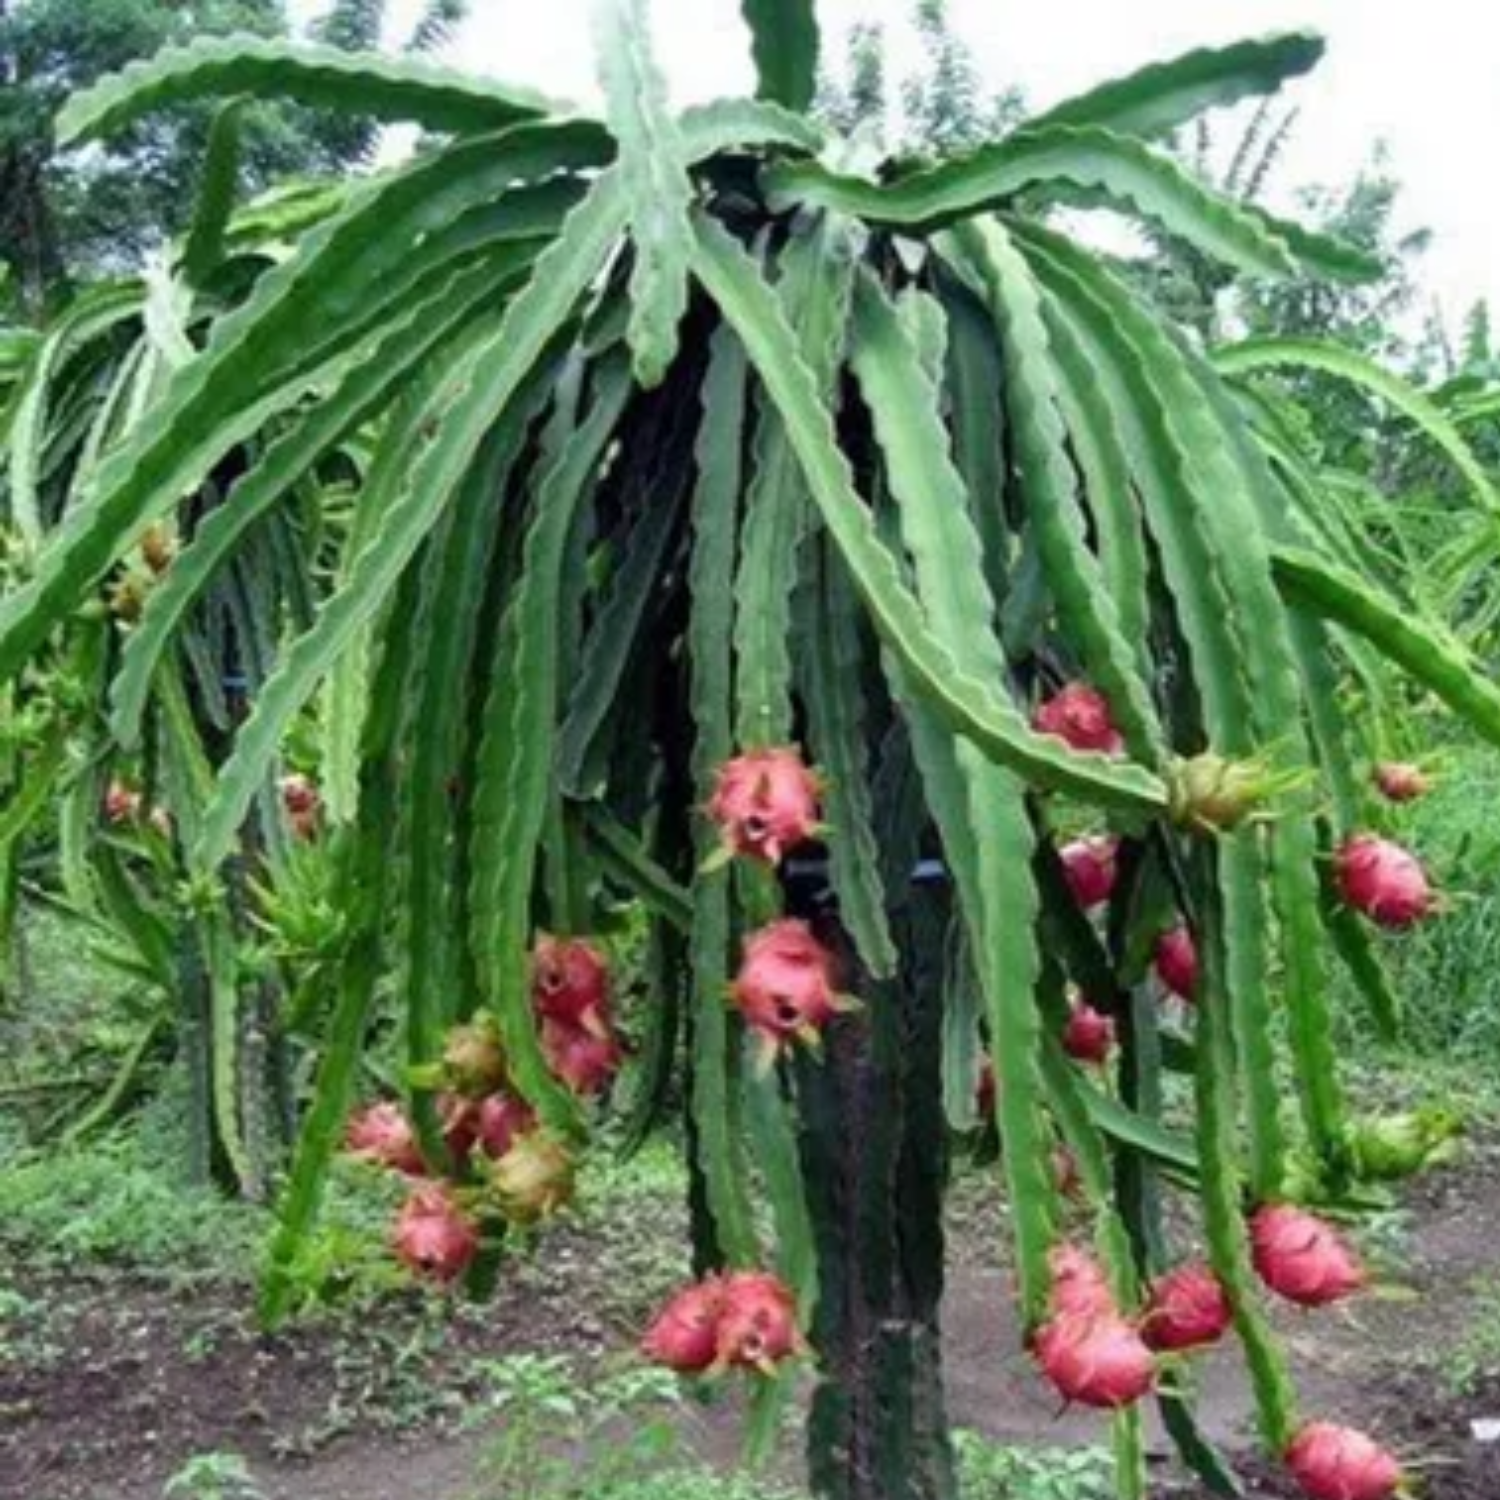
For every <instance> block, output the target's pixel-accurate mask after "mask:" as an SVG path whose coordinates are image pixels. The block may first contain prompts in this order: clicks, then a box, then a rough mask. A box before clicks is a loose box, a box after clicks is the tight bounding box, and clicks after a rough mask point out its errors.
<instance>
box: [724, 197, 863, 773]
mask: <svg viewBox="0 0 1500 1500" xmlns="http://www.w3.org/2000/svg"><path fill="white" fill-rule="evenodd" d="M853 272H854V247H853V245H852V243H851V241H850V237H849V235H848V233H847V230H846V229H845V228H844V227H843V226H841V225H837V224H834V223H832V222H830V221H829V220H827V219H825V220H824V221H823V222H822V223H820V224H818V225H816V226H814V227H813V228H811V230H809V231H807V232H804V233H801V234H798V235H796V236H794V238H793V239H792V240H791V242H790V244H789V245H788V246H787V248H786V250H785V252H784V253H783V255H782V257H781V280H780V282H779V284H778V285H777V288H776V295H777V298H778V300H779V302H780V304H781V308H782V311H783V313H784V314H785V316H786V319H787V322H788V323H789V324H791V325H792V326H793V327H794V328H796V329H797V332H798V348H799V351H800V353H801V355H802V358H803V359H804V361H805V362H806V364H807V367H808V369H809V370H810V371H811V372H812V374H813V378H814V379H815V380H816V381H817V383H818V390H819V393H820V394H821V395H823V396H825V397H826V396H827V395H828V394H829V393H831V392H832V390H833V389H834V383H835V376H836V374H837V371H838V367H839V359H840V354H841V349H842V342H843V338H844V328H845V324H846V322H847V321H848V309H849V294H850V289H851V287H852V285H853ZM810 521H811V517H810V515H809V507H808V503H807V485H806V481H805V480H804V478H803V476H802V471H801V469H800V467H799V466H798V463H797V459H796V455H795V454H794V453H793V452H792V448H791V445H790V444H789V442H788V441H787V434H786V427H785V424H784V423H783V421H782V419H781V415H780V413H779V412H778V411H777V409H776V406H775V403H774V402H772V401H770V400H769V399H764V398H763V399H762V401H761V403H760V408H759V411H758V413H757V416H756V423H755V441H754V454H753V474H752V477H751V481H750V491H749V494H748V496H747V497H746V504H745V519H744V524H743V527H742V529H741V533H740V562H739V571H738V572H737V574H736V575H735V583H734V592H735V616H734V649H735V664H736V669H737V670H736V677H735V693H736V700H737V721H736V729H735V733H736V735H737V737H738V740H739V744H740V747H741V749H750V748H752V747H756V746H766V745H784V744H785V743H786V742H787V741H788V740H789V739H790V738H791V734H792V703H791V691H792V661H791V654H790V649H789V648H790V636H791V625H792V594H793V591H794V589H795V587H796V583H797V571H798V555H799V552H800V550H801V546H802V542H803V540H804V538H805V536H806V533H807V531H808V529H809V525H810Z"/></svg>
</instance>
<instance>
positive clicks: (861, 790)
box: [802, 547, 899, 979]
mask: <svg viewBox="0 0 1500 1500" xmlns="http://www.w3.org/2000/svg"><path fill="white" fill-rule="evenodd" d="M813 576H814V583H813V586H812V587H811V588H809V589H806V590H804V592H803V598H802V602H803V605H804V607H805V609H806V611H807V613H806V616H805V619H806V621H807V628H806V629H805V630H804V632H803V636H802V654H803V656H804V660H805V666H804V671H805V674H806V677H805V685H804V687H803V691H802V701H803V704H804V706H805V707H806V711H807V718H808V730H809V740H810V746H811V753H812V757H813V759H814V761H815V762H816V764H817V766H818V768H819V770H820V772H821V773H822V774H823V775H824V777H825V778H826V785H825V787H824V789H823V807H824V814H825V817H826V818H827V821H828V823H829V824H830V826H831V828H832V836H831V838H830V839H829V842H828V873H829V879H830V881H831V883H832V885H833V889H834V894H835V895H836V896H837V897H838V903H839V918H840V920H841V921H842V922H843V924H844V926H845V928H846V929H847V930H848V932H849V935H850V937H852V938H853V939H854V945H855V948H856V949H857V950H858V952H859V956H860V960H861V962H862V963H863V964H864V966H865V967H866V968H867V969H868V970H869V971H870V973H871V974H872V975H874V976H875V977H876V978H877V979H883V978H887V977H889V976H890V975H893V974H894V973H895V972H896V968H897V963H898V959H899V955H898V954H897V952H896V946H895V942H894V940H893V939H892V937H891V933H890V926H889V924H888V923H887V921H886V915H885V887H884V883H883V882H882V880H881V878H880V850H879V846H878V844H877V843H876V839H875V829H874V809H873V807H872V805H871V797H870V785H869V757H868V730H867V725H866V709H867V702H866V694H865V684H864V655H865V653H864V650H863V642H862V640H861V638H860V620H859V615H858V607H859V601H858V599H857V598H856V597H855V595H854V590H853V589H852V588H851V587H850V584H849V579H848V574H847V573H846V572H845V570H844V568H843V567H842V565H841V564H840V563H839V561H838V559H837V558H836V557H834V556H833V554H832V552H831V551H830V550H829V549H828V548H827V547H820V548H819V549H818V566H817V571H816V572H815V573H814V575H813Z"/></svg>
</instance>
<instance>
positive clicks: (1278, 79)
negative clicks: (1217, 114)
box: [1027, 31, 1326, 136]
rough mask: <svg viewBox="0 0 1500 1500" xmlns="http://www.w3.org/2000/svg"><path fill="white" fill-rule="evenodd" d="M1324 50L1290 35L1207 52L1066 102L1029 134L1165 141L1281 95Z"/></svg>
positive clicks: (1305, 35) (1307, 37)
mask: <svg viewBox="0 0 1500 1500" xmlns="http://www.w3.org/2000/svg"><path fill="white" fill-rule="evenodd" d="M1325 45H1326V44H1325V42H1324V41H1323V38H1322V37H1321V36H1319V35H1318V34H1317V33H1316V32H1312V31H1288V32H1283V33H1281V34H1279V35H1276V36H1268V37H1261V38H1256V39H1251V40H1248V41H1242V42H1233V43H1231V44H1230V45H1229V46H1227V47H1202V48H1199V49H1197V50H1196V51H1193V52H1188V53H1185V54H1184V55H1183V56H1181V57H1177V58H1173V59H1172V60H1171V61H1170V62H1160V63H1152V64H1150V65H1149V66H1147V67H1145V68H1142V69H1141V70H1140V71H1139V72H1137V73H1132V74H1130V75H1129V76H1128V77H1126V78H1117V79H1114V80H1112V81H1111V82H1109V83H1105V84H1101V85H1100V86H1099V87H1098V88H1095V89H1090V90H1089V91H1088V93H1086V94H1079V95H1078V96H1077V97H1076V98H1073V99H1068V100H1065V101H1064V102H1063V103H1062V104H1058V105H1055V106H1054V107H1053V108H1052V109H1049V110H1047V111H1045V113H1043V114H1041V115H1039V116H1037V117H1036V118H1035V119H1032V120H1029V121H1028V122H1027V129H1036V128H1037V127H1039V126H1049V125H1098V126H1102V127H1104V128H1105V129H1106V130H1117V131H1119V132H1120V133H1121V134H1122V135H1139V136H1155V135H1165V134H1167V133H1168V132H1170V131H1173V130H1176V129H1177V127H1178V126H1180V125H1185V124H1186V123H1187V122H1188V121H1189V120H1191V119H1192V118H1193V117H1194V116H1195V115H1198V114H1201V113H1202V112H1203V111H1204V110H1205V109H1218V108H1222V107H1223V106H1225V105H1229V104H1235V103H1238V101H1239V100H1241V99H1249V98H1253V97H1255V96H1256V95H1258V94H1274V93H1275V92H1276V91H1277V90H1278V89H1279V88H1280V87H1281V86H1282V84H1284V83H1286V82H1287V81H1288V80H1289V79H1292V78H1297V77H1300V76H1301V75H1302V74H1304V73H1307V72H1309V71H1311V69H1312V68H1314V67H1315V66H1316V65H1317V63H1318V61H1319V60H1320V59H1321V58H1322V56H1323V51H1324V48H1325Z"/></svg>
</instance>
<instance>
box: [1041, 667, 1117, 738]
mask: <svg viewBox="0 0 1500 1500" xmlns="http://www.w3.org/2000/svg"><path fill="white" fill-rule="evenodd" d="M1031 727H1032V728H1033V729H1035V730H1036V731H1037V733H1038V734H1051V735H1056V736H1057V738H1058V739H1060V740H1063V741H1065V742H1066V743H1067V744H1069V745H1071V746H1072V748H1073V749H1075V750H1094V751H1097V752H1099V753H1100V754H1102V755H1118V754H1119V753H1120V752H1121V751H1122V750H1123V749H1124V747H1125V742H1124V740H1122V739H1121V738H1120V731H1119V730H1118V729H1117V728H1116V727H1115V722H1114V719H1113V718H1112V717H1111V716H1110V711H1109V703H1108V701H1107V700H1106V699H1105V697H1104V695H1103V694H1102V693H1100V692H1099V691H1098V690H1097V689H1095V688H1091V687H1089V686H1088V684H1087V683H1083V682H1070V683H1069V684H1068V685H1067V686H1066V687H1064V688H1062V689H1060V690H1059V691H1058V692H1056V693H1054V694H1053V696H1052V697H1050V698H1048V699H1047V700H1046V701H1045V702H1044V703H1040V704H1038V705H1037V708H1036V711H1035V712H1034V713H1033V714H1032V716H1031Z"/></svg>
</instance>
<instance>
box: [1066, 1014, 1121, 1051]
mask: <svg viewBox="0 0 1500 1500" xmlns="http://www.w3.org/2000/svg"><path fill="white" fill-rule="evenodd" d="M1062 1043H1063V1051H1064V1052H1066V1053H1067V1054H1068V1056H1069V1057H1071V1058H1072V1059H1073V1060H1074V1061H1075V1062H1085V1063H1103V1062H1107V1061H1108V1059H1109V1053H1110V1048H1111V1047H1113V1046H1114V1043H1115V1023H1114V1022H1113V1021H1112V1020H1111V1019H1110V1017H1108V1016H1106V1015H1105V1014H1103V1012H1102V1011H1097V1010H1095V1009H1094V1007H1093V1006H1092V1005H1090V1004H1089V1003H1088V1001H1087V1000H1075V1001H1074V1002H1073V1009H1072V1011H1071V1012H1070V1014H1069V1016H1068V1024H1067V1025H1066V1026H1065V1027H1064V1028H1063V1037H1062Z"/></svg>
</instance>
